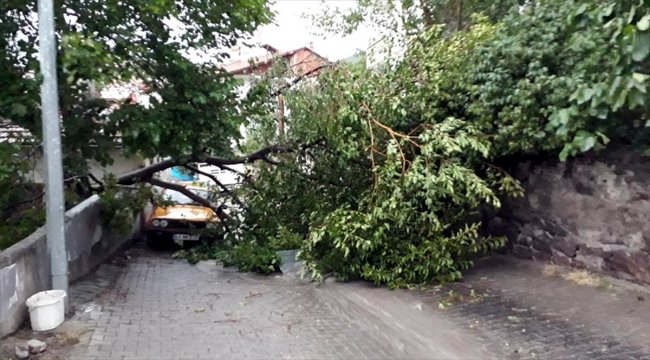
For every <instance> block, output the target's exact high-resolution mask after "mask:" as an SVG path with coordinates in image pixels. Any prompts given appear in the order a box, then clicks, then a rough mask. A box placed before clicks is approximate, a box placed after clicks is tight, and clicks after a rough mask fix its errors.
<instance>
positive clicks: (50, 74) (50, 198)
mask: <svg viewBox="0 0 650 360" xmlns="http://www.w3.org/2000/svg"><path fill="white" fill-rule="evenodd" d="M38 36H39V40H38V53H39V60H40V64H41V74H42V75H43V83H42V84H41V111H42V117H43V153H44V154H45V164H44V166H45V194H46V205H47V209H46V226H47V250H48V253H49V254H50V262H51V267H52V289H57V290H65V291H66V292H67V291H68V253H67V251H66V245H65V222H64V221H65V204H64V202H63V161H62V157H61V129H60V122H59V121H60V120H59V91H58V88H57V81H56V35H55V32H54V6H53V4H52V0H38Z"/></svg>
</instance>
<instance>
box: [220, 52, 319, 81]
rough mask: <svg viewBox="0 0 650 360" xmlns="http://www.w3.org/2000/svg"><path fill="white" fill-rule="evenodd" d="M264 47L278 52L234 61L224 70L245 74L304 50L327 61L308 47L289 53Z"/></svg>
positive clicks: (225, 66)
mask: <svg viewBox="0 0 650 360" xmlns="http://www.w3.org/2000/svg"><path fill="white" fill-rule="evenodd" d="M262 47H263V48H265V49H267V50H275V51H276V52H272V53H270V54H266V55H262V56H256V57H252V58H250V59H245V60H237V61H233V62H231V63H230V64H226V65H224V67H223V68H224V70H226V71H227V72H229V73H231V74H242V73H245V72H246V70H249V69H253V68H256V67H258V66H260V65H266V64H270V63H271V62H272V61H273V60H275V59H276V58H287V57H290V56H292V55H293V54H295V53H297V52H298V51H302V50H307V51H309V52H311V53H312V54H313V55H315V56H317V57H318V58H321V59H323V60H327V59H326V58H325V57H324V56H322V55H320V54H318V53H317V52H315V51H314V50H313V49H311V48H309V47H306V46H303V47H299V48H297V49H293V50H289V51H285V52H279V51H277V49H275V48H274V47H272V46H270V45H263V46H262Z"/></svg>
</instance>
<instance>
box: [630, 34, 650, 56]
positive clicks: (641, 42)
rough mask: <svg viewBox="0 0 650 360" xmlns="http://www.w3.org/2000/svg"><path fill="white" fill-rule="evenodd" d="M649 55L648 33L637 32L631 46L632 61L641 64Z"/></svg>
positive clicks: (649, 41)
mask: <svg viewBox="0 0 650 360" xmlns="http://www.w3.org/2000/svg"><path fill="white" fill-rule="evenodd" d="M648 54H650V31H644V32H637V33H636V34H635V35H634V43H633V44H632V59H633V60H634V61H637V62H641V61H643V60H645V59H646V57H647V56H648Z"/></svg>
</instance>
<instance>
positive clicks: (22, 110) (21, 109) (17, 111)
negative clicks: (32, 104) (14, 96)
mask: <svg viewBox="0 0 650 360" xmlns="http://www.w3.org/2000/svg"><path fill="white" fill-rule="evenodd" d="M11 113H12V114H13V115H15V116H17V117H23V116H25V115H27V107H26V106H25V105H23V104H12V105H11Z"/></svg>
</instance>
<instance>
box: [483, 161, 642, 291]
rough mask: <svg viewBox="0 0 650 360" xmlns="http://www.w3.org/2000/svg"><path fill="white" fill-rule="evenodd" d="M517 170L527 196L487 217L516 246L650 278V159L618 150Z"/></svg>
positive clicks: (517, 250)
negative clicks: (493, 215) (491, 217)
mask: <svg viewBox="0 0 650 360" xmlns="http://www.w3.org/2000/svg"><path fill="white" fill-rule="evenodd" d="M513 175H514V176H515V177H517V178H519V179H520V180H521V181H522V183H523V185H524V187H525V188H526V194H527V195H526V197H525V198H524V199H519V200H516V201H506V202H505V203H504V206H503V209H502V210H501V211H500V212H499V214H498V216H496V217H494V218H493V219H492V220H490V221H489V222H488V230H489V232H491V233H492V234H496V235H507V236H508V238H509V239H510V243H509V247H510V250H511V252H512V253H514V254H515V255H518V256H521V257H526V258H532V259H537V260H543V261H551V262H554V263H557V264H562V265H568V266H572V267H576V268H584V269H588V270H591V271H596V272H601V273H605V274H608V275H613V276H616V277H619V278H623V279H627V280H632V281H635V282H639V283H645V284H650V158H647V157H641V156H640V155H639V154H638V153H636V152H633V151H622V150H618V151H610V152H607V153H604V154H602V153H601V154H598V155H588V156H582V157H580V158H577V159H572V160H569V161H567V162H566V163H562V162H559V161H557V160H552V161H546V162H542V163H532V162H526V163H521V164H519V165H518V166H517V167H516V168H515V169H514V171H513Z"/></svg>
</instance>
